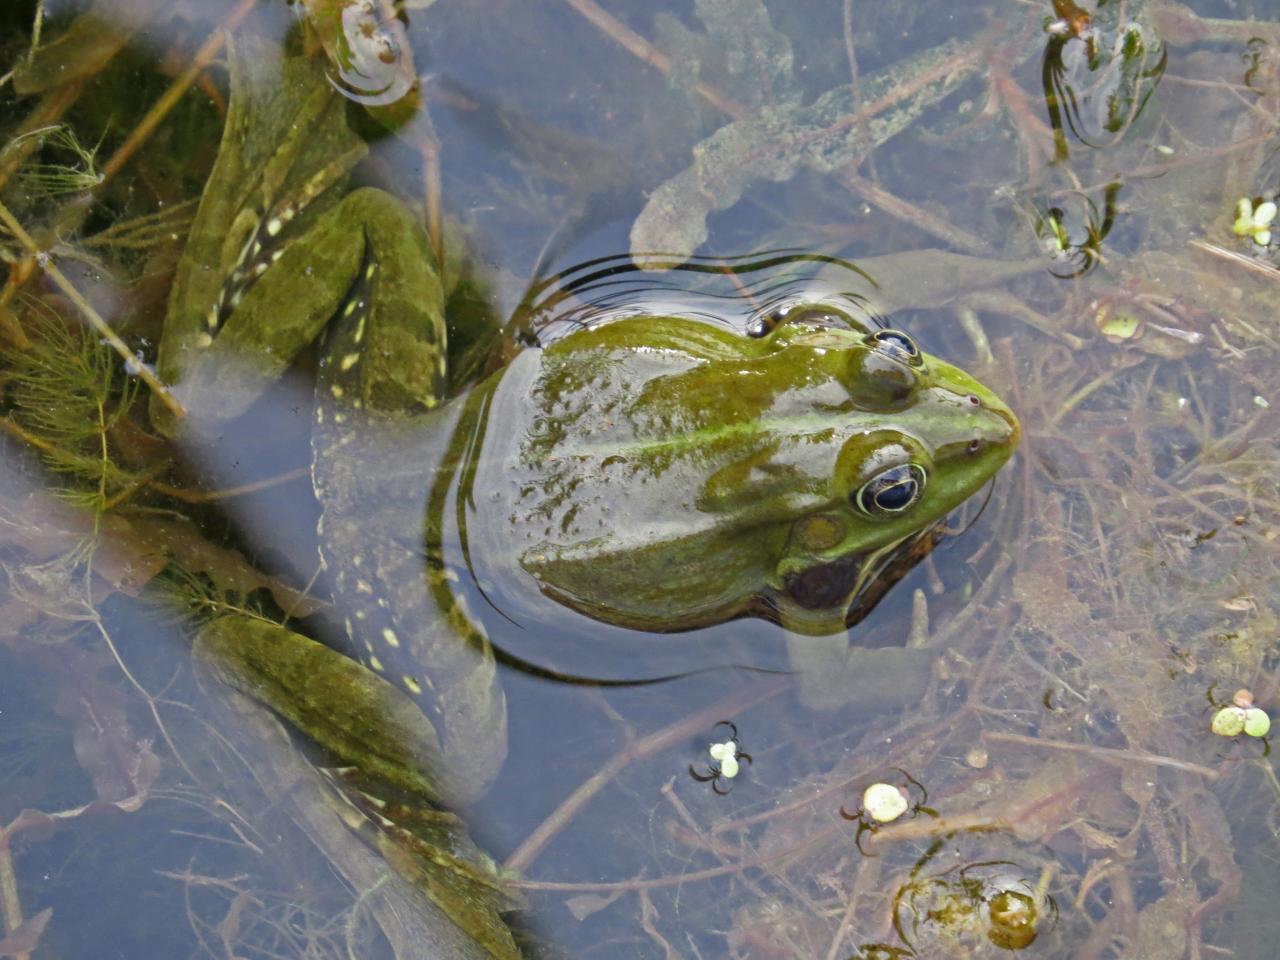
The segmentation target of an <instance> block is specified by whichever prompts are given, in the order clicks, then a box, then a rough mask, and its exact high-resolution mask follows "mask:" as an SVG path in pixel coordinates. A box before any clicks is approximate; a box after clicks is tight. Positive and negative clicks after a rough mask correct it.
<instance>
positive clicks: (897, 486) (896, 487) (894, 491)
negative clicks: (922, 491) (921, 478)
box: [876, 477, 916, 511]
mask: <svg viewBox="0 0 1280 960" xmlns="http://www.w3.org/2000/svg"><path fill="white" fill-rule="evenodd" d="M915 498H916V481H915V478H914V477H904V478H903V479H901V480H899V481H897V482H896V483H894V484H893V485H892V486H889V487H886V488H884V489H883V490H878V491H877V492H876V506H877V507H879V508H880V509H881V510H894V511H896V510H902V509H904V508H906V507H909V506H910V505H911V502H912V501H913V500H915Z"/></svg>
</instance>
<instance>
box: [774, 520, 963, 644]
mask: <svg viewBox="0 0 1280 960" xmlns="http://www.w3.org/2000/svg"><path fill="white" fill-rule="evenodd" d="M943 531H944V527H943V525H942V524H940V523H939V524H934V525H933V526H931V527H928V528H926V529H924V530H921V531H919V532H917V533H914V534H912V535H911V536H909V537H906V538H904V539H902V540H899V541H898V542H897V543H895V544H893V545H892V546H890V547H881V548H879V549H877V550H868V551H864V552H862V553H855V554H850V555H848V556H844V557H840V558H838V559H836V560H832V561H830V562H828V563H820V564H815V565H814V566H811V567H809V568H807V569H805V570H798V571H795V572H792V573H789V574H787V575H786V576H785V577H783V582H782V585H783V589H782V590H781V591H778V592H777V593H776V595H775V597H774V600H775V604H774V606H775V613H776V616H775V618H774V619H776V620H777V622H778V623H780V624H782V625H783V626H784V627H786V628H787V629H789V630H793V631H795V632H796V633H804V634H811V635H819V634H825V633H835V632H838V631H840V630H846V629H848V628H849V627H852V626H853V625H854V624H855V623H857V622H858V621H859V620H862V619H863V618H864V617H866V616H867V615H868V614H869V613H871V611H872V610H874V609H875V606H876V604H878V603H879V602H880V601H881V599H882V598H883V597H884V595H885V594H886V593H888V592H889V588H890V587H892V586H893V585H894V584H895V583H897V582H898V581H899V580H901V579H902V578H903V577H904V576H906V574H907V572H908V571H909V570H910V569H911V568H912V567H914V566H915V565H916V564H917V563H919V562H920V561H921V560H923V559H924V558H925V557H926V556H928V555H929V553H930V552H931V551H932V550H933V548H934V547H935V546H936V545H937V544H938V542H939V541H940V540H941V539H942V537H943V536H944V532H943Z"/></svg>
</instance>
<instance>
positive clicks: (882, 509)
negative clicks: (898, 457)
mask: <svg viewBox="0 0 1280 960" xmlns="http://www.w3.org/2000/svg"><path fill="white" fill-rule="evenodd" d="M924 483H925V472H924V468H923V467H921V466H920V465H919V464H916V463H904V464H899V465H898V466H896V467H889V468H888V469H887V470H881V471H880V472H879V473H877V474H876V475H875V476H874V477H872V478H871V479H870V480H868V481H867V482H866V483H864V484H863V485H862V486H861V487H859V488H858V492H857V493H856V494H854V496H853V502H854V505H855V506H856V507H857V508H858V509H859V510H861V511H862V512H863V513H865V514H866V515H867V516H869V517H893V516H897V515H898V514H900V513H902V512H904V511H906V510H909V509H910V508H911V507H913V506H914V505H915V504H916V503H917V502H919V500H920V497H921V496H922V495H923V494H924Z"/></svg>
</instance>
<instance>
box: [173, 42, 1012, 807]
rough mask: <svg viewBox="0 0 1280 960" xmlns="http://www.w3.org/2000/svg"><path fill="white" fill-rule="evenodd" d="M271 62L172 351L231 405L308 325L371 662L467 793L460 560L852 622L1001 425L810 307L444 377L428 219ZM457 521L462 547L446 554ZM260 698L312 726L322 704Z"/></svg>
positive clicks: (341, 124) (604, 332) (640, 319)
mask: <svg viewBox="0 0 1280 960" xmlns="http://www.w3.org/2000/svg"><path fill="white" fill-rule="evenodd" d="M265 59H266V57H265V55H261V54H259V53H257V52H255V55H254V56H253V57H249V56H246V55H245V54H244V50H243V47H242V48H241V50H240V53H239V55H236V53H234V52H233V54H232V67H233V69H232V77H233V81H234V84H233V94H232V101H231V110H230V113H229V114H228V118H227V126H226V132H225V135H224V141H223V144H222V146H221V149H220V151H219V154H218V158H217V161H216V165H215V169H214V171H213V174H212V178H211V180H210V182H209V185H208V187H207V189H206V191H205V194H204V197H203V201H202V204H201V208H200V212H199V215H198V217H197V221H196V224H195V227H194V229H193V233H192V236H191V238H190V241H189V243H188V246H187V250H186V254H185V256H184V259H183V262H182V264H181V267H180V270H179V276H178V278H177V281H176V286H175V290H174V292H173V295H172V300H171V304H170V311H169V317H168V324H167V328H166V332H165V339H164V342H163V345H162V349H161V355H160V373H161V374H162V376H163V377H164V378H165V379H166V380H168V381H169V382H171V383H173V384H175V390H176V392H177V394H178V396H179V398H180V399H181V400H182V401H183V402H184V403H185V404H186V405H187V407H188V408H189V409H190V410H191V411H192V413H191V417H192V420H194V421H196V422H199V421H200V419H201V418H202V417H203V418H209V417H212V418H214V419H216V420H224V419H227V418H230V417H233V416H237V415H239V414H240V413H242V412H243V411H244V410H245V409H246V408H247V406H248V405H249V403H250V402H252V401H253V400H254V399H255V398H256V396H257V395H258V394H259V393H260V391H261V390H262V389H263V388H264V387H265V386H266V385H267V384H268V383H269V382H270V381H271V380H272V379H273V378H276V377H278V376H279V375H280V374H281V373H282V372H283V371H284V370H285V368H287V367H288V366H289V365H290V364H291V363H292V362H293V360H294V358H295V356H296V355H297V353H298V352H299V351H300V350H301V349H302V348H303V347H304V346H305V345H306V344H308V343H309V342H310V341H312V340H314V339H316V338H322V342H323V346H322V359H321V361H320V367H319V373H318V378H317V386H316V405H315V411H314V418H315V423H314V440H313V446H314V465H313V477H314V488H315V493H316V496H317V498H318V499H319V502H320V505H321V507H322V510H323V519H322V524H321V530H320V540H321V544H322V553H323V558H324V560H325V563H326V566H327V572H328V580H329V583H330V587H331V590H332V593H333V597H334V601H335V610H336V612H337V616H338V618H339V619H341V620H344V621H345V625H346V627H347V629H348V630H349V631H350V633H351V635H352V637H353V639H354V642H355V647H356V649H357V650H359V651H361V652H362V656H363V658H364V661H365V663H366V664H367V665H368V666H369V667H372V668H373V670H374V671H375V672H377V673H379V674H381V675H382V676H383V677H385V678H386V680H388V681H389V682H390V683H391V684H394V685H395V686H398V687H400V688H401V689H403V690H406V691H407V692H409V693H410V694H412V695H413V696H414V697H415V698H417V699H418V701H419V702H420V703H421V704H422V705H423V707H424V710H425V711H426V714H427V716H428V718H429V719H430V721H431V725H432V727H434V731H435V735H438V738H439V744H440V751H441V752H442V753H443V761H444V766H445V768H446V769H447V770H448V771H449V773H450V775H451V776H452V777H453V778H455V779H456V781H457V782H456V784H455V785H454V788H453V789H452V790H450V791H449V792H447V794H446V796H451V797H455V798H456V797H466V796H474V795H475V794H476V793H478V792H480V791H482V790H483V789H484V788H485V787H486V786H487V784H488V783H489V782H491V779H492V777H493V776H494V774H495V772H496V770H497V769H498V767H499V766H500V764H501V762H502V759H503V756H504V752H505V704H504V700H503V697H502V693H501V690H500V688H499V687H498V685H497V681H496V674H495V671H494V661H493V653H492V651H491V650H490V647H489V642H490V641H489V637H488V635H487V634H486V632H485V631H484V629H483V627H482V626H481V624H479V623H478V622H476V619H475V617H476V616H480V615H481V614H483V613H486V612H487V611H479V610H475V609H474V608H475V607H476V606H477V604H476V603H475V602H474V601H473V602H472V603H471V604H470V606H471V608H472V609H471V610H470V611H468V610H467V609H465V608H464V605H462V604H460V603H459V602H457V601H456V600H455V599H453V598H452V596H451V594H452V592H453V591H452V590H451V587H452V586H453V585H454V583H455V582H456V581H458V580H459V579H460V578H467V577H471V576H481V575H477V574H473V571H477V570H478V571H483V574H482V576H485V577H488V578H490V582H505V581H506V579H507V578H510V579H512V580H515V581H520V582H523V583H525V584H527V585H528V586H529V589H530V590H532V591H534V592H537V593H540V594H541V595H543V596H549V597H551V598H553V599H554V600H556V601H558V602H559V603H561V604H564V605H567V606H568V607H571V608H573V609H574V610H577V611H579V612H581V613H583V614H586V615H587V616H589V617H591V618H593V619H595V620H599V621H605V622H608V623H610V624H615V625H618V626H621V627H629V628H636V629H640V630H646V631H664V632H669V631H680V630H684V629H688V628H693V627H699V626H705V625H710V624H715V623H719V622H722V621H725V620H728V619H731V618H734V617H739V616H744V615H754V616H761V617H766V618H769V619H772V620H775V621H777V622H779V623H781V624H782V625H784V626H785V627H786V628H788V630H789V631H791V633H793V634H797V633H798V634H831V633H833V632H843V631H844V630H845V629H846V627H847V626H848V625H849V624H850V623H851V622H852V621H854V620H856V619H858V617H860V616H861V615H862V614H864V613H865V611H866V608H867V607H868V605H869V603H870V602H872V601H873V598H874V597H875V596H876V595H877V590H876V583H877V582H878V578H879V579H883V577H884V576H885V575H886V570H888V569H889V568H890V567H891V566H892V565H894V564H898V565H900V564H901V562H902V559H901V558H903V557H910V558H914V559H918V557H919V556H922V555H923V554H924V553H925V552H927V549H925V548H922V547H921V546H920V544H921V543H922V538H926V537H927V536H928V535H929V534H930V532H931V531H932V530H933V529H934V528H935V527H936V525H937V524H938V522H939V521H940V520H941V519H942V518H943V517H944V516H945V515H946V514H947V513H948V511H950V510H951V509H952V508H954V507H955V506H957V505H958V504H959V503H961V502H962V501H964V500H965V499H966V498H967V497H969V496H970V495H971V494H973V493H974V492H975V491H976V490H978V489H979V488H981V487H982V486H983V485H984V484H985V483H986V482H987V481H988V480H989V479H990V478H991V476H992V475H993V474H994V473H995V472H996V471H997V470H998V469H999V467H1000V466H1001V465H1002V464H1003V463H1004V462H1005V461H1006V460H1007V459H1008V458H1009V456H1010V454H1011V452H1012V451H1013V448H1014V446H1015V444H1016V442H1017V437H1018V427H1017V423H1016V421H1015V419H1014V417H1013V415H1012V414H1011V413H1010V411H1009V409H1008V408H1007V407H1006V406H1005V405H1004V404H1003V403H1001V401H1000V400H999V399H998V398H997V397H996V396H994V395H993V394H992V393H991V392H990V391H989V390H987V389H986V388H985V387H983V386H982V385H981V384H979V383H978V382H976V381H975V380H974V379H973V378H972V377H970V376H969V375H967V374H966V373H964V372H962V371H961V370H958V369H957V368H955V367H953V366H951V365H949V364H947V363H944V362H942V361H941V360H938V359H937V358H935V357H931V356H928V355H926V354H924V353H922V352H921V351H920V350H919V349H918V348H917V346H916V344H915V343H914V342H913V340H912V339H911V338H910V337H909V336H907V335H906V334H905V333H901V332H898V331H896V330H888V329H877V328H876V327H875V325H873V324H871V323H866V322H863V321H861V320H859V319H858V318H856V317H855V316H852V315H850V314H849V313H847V312H842V311H841V310H838V309H835V308H834V307H831V306H830V305H829V304H823V303H818V304H801V305H798V306H796V307H794V308H792V309H790V310H789V311H788V312H786V313H785V314H784V315H783V316H781V317H779V318H777V319H778V322H777V323H776V325H774V326H773V327H772V329H770V330H769V331H768V332H767V333H764V334H763V335H761V336H758V337H750V336H747V335H745V334H743V333H740V332H737V331H735V330H733V329H730V328H729V327H728V326H715V325H712V324H709V323H706V322H704V321H701V320H696V319H691V318H684V317H679V316H627V317H624V318H620V319H614V320H612V321H610V322H607V323H602V324H600V325H598V326H587V327H585V328H579V329H577V330H576V331H575V332H572V333H570V334H568V335H566V336H563V337H562V338H560V339H558V340H555V341H554V342H551V343H549V344H546V345H542V346H537V347H530V348H528V349H525V350H524V351H523V352H521V353H519V354H518V355H517V356H516V357H515V358H514V360H512V361H511V362H510V363H508V364H507V365H506V366H505V367H504V368H503V369H501V370H500V371H498V372H497V373H495V374H493V375H491V376H489V377H488V378H487V379H485V380H483V381H481V382H480V383H479V384H478V385H477V386H475V387H473V388H472V389H471V390H470V391H469V392H467V393H466V394H464V395H463V396H460V397H455V398H447V397H446V396H445V393H446V388H445V384H446V382H447V380H448V376H447V374H448V370H447V368H446V360H445V357H446V353H445V319H444V307H443V304H444V303H445V299H446V295H447V290H446V287H447V283H442V279H441V271H440V270H438V268H437V264H436V263H435V260H434V258H433V255H432V253H431V250H430V249H429V244H428V243H427V241H426V239H425V237H424V235H423V232H422V231H421V229H420V228H419V227H418V226H417V225H416V223H415V218H414V217H413V215H412V214H411V213H410V212H409V211H408V210H407V209H406V208H405V207H404V206H403V205H402V204H401V203H400V202H399V201H397V200H396V199H394V198H393V197H392V196H391V195H390V194H388V193H384V192H382V191H379V190H375V189H371V188H362V189H355V190H353V189H351V188H350V187H349V185H348V182H347V173H348V172H349V170H350V168H351V166H352V165H353V163H354V162H355V161H356V160H357V159H358V158H359V157H360V156H361V155H362V152H363V149H364V145H363V143H362V142H361V141H360V140H359V139H358V138H357V137H356V135H355V134H354V133H352V132H351V131H350V129H349V128H348V126H347V122H346V105H345V104H344V103H343V102H342V101H341V99H340V98H339V97H338V96H336V95H335V94H334V93H333V91H332V90H331V89H330V87H329V85H328V84H327V83H325V81H324V80H323V79H322V74H321V73H319V72H318V68H313V67H312V66H310V65H308V64H307V63H305V62H303V61H302V60H301V58H289V59H287V60H286V61H285V63H284V65H283V73H284V77H283V82H281V81H280V79H279V74H278V68H277V72H276V76H274V77H273V76H269V75H268V74H269V73H270V70H269V69H268V68H267V67H266V66H263V65H261V64H262V63H263V61H265ZM300 131H304V132H305V134H306V135H305V136H299V132H300ZM169 426H170V427H173V425H172V424H170V425H169ZM175 429H176V428H175ZM446 500H447V502H448V503H449V504H450V506H449V507H448V509H443V508H440V505H441V504H442V503H444V502H446ZM424 517H425V520H424ZM446 530H447V531H451V533H447V532H446ZM447 536H455V537H456V538H457V539H458V540H459V541H460V542H462V543H463V544H464V547H463V549H464V551H465V556H464V558H463V560H462V561H460V562H459V563H458V564H457V565H456V567H455V566H453V565H450V564H448V563H445V562H443V561H442V559H441V549H440V546H439V545H440V544H441V543H442V542H443V541H444V540H446V539H447ZM928 542H931V540H930V541H928ZM913 551H914V553H913ZM219 625H220V626H219V631H220V636H221V637H223V638H224V639H225V638H226V637H229V636H240V635H241V634H243V635H245V636H249V635H254V636H259V635H260V634H261V627H258V628H253V629H249V628H247V627H246V628H244V629H243V630H241V629H239V628H238V627H237V626H236V625H235V622H234V621H228V620H224V621H219ZM282 636H288V637H292V636H293V634H289V633H287V632H286V631H284V630H282V629H278V630H277V631H276V632H275V633H273V634H271V637H272V639H271V641H270V642H271V643H274V644H277V645H282V646H283V645H284V644H285V641H284V640H283V639H282ZM264 642H265V641H264ZM297 643H298V644H305V643H306V641H303V640H302V639H301V638H298V640H297ZM299 649H304V650H309V649H310V648H308V647H300V648H299ZM243 656H244V657H245V658H246V659H253V658H254V657H255V656H257V654H254V653H253V652H251V651H250V652H246V653H244V654H243ZM263 663H264V665H263V666H261V668H260V669H262V670H263V671H267V672H269V671H270V670H271V669H272V668H271V667H269V666H267V665H265V660H264V661H263ZM290 663H291V667H290V669H291V670H296V671H300V673H294V674H291V675H290V676H293V677H294V680H289V679H288V678H287V677H283V676H274V677H271V678H269V679H267V680H264V681H263V682H262V683H260V684H259V687H260V688H264V689H265V688H266V687H273V688H275V689H274V693H273V694H272V697H273V699H275V698H277V697H283V698H288V697H289V696H290V694H289V688H292V687H294V686H296V685H297V684H299V683H302V682H303V679H304V675H305V673H306V671H307V666H306V663H307V658H306V656H301V655H300V656H299V657H294V658H293V659H291V660H290ZM295 681H296V682H295ZM334 691H335V688H333V687H329V688H327V695H328V696H330V697H335V696H337V698H339V699H340V698H341V697H340V695H335V692H334ZM320 693H321V694H324V693H325V690H323V689H322V690H321V691H320ZM297 696H298V697H299V698H301V694H298V695H297ZM273 705H275V704H273ZM277 709H280V710H281V711H282V712H284V713H286V715H288V716H290V717H291V718H292V719H294V720H295V722H296V723H299V724H300V725H304V726H305V728H306V729H307V732H308V733H312V732H313V730H314V727H315V725H319V724H323V723H324V722H325V721H326V719H328V715H329V714H331V713H332V712H333V710H334V709H335V708H334V707H333V705H331V704H330V705H326V704H325V703H323V702H319V703H315V702H308V703H307V704H305V705H301V704H294V705H292V706H289V705H285V706H277ZM319 738H320V739H322V740H324V739H325V738H324V737H323V736H320V737H319Z"/></svg>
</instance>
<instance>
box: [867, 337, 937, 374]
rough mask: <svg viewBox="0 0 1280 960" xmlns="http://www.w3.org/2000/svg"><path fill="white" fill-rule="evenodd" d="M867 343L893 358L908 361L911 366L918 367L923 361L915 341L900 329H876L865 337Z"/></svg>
mask: <svg viewBox="0 0 1280 960" xmlns="http://www.w3.org/2000/svg"><path fill="white" fill-rule="evenodd" d="M867 343H868V344H870V345H871V346H873V347H875V348H876V349H877V350H880V351H881V352H882V353H885V354H887V355H888V356H890V357H893V358H894V359H895V360H901V361H902V362H903V363H909V364H911V365H912V366H913V367H918V366H920V364H921V363H923V362H924V360H923V358H922V357H921V355H920V348H919V347H917V346H916V342H915V341H914V340H912V339H911V338H910V337H909V336H907V335H906V334H905V333H903V332H902V331H901V330H877V331H876V332H875V333H873V334H871V335H870V336H868V337H867Z"/></svg>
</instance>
